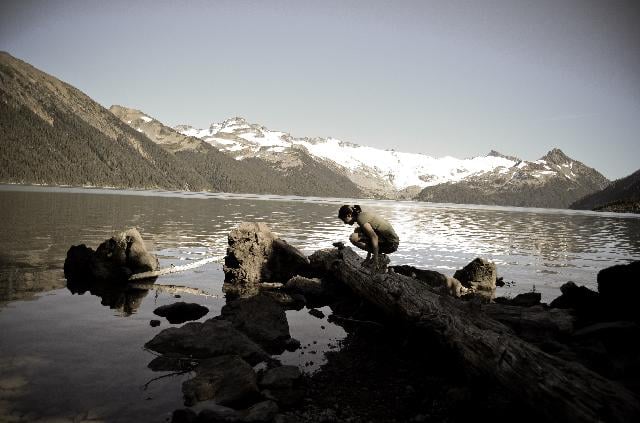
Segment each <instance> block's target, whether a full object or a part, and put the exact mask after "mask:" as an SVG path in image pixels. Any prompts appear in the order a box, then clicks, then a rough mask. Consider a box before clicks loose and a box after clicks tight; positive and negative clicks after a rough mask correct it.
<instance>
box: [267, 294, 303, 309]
mask: <svg viewBox="0 0 640 423" xmlns="http://www.w3.org/2000/svg"><path fill="white" fill-rule="evenodd" d="M262 295H266V296H268V297H271V298H272V299H273V300H274V301H275V302H277V303H278V304H280V306H281V307H282V308H284V309H285V310H302V308H303V307H304V306H305V304H307V300H306V298H305V297H304V295H301V294H294V293H291V294H288V293H286V292H282V291H265V292H263V293H262Z"/></svg>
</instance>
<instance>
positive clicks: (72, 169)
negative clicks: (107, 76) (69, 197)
mask: <svg viewBox="0 0 640 423" xmlns="http://www.w3.org/2000/svg"><path fill="white" fill-rule="evenodd" d="M0 143H1V144H2V149H1V150H0V181H2V182H10V183H28V184H49V185H90V186H111V187H123V188H124V187H133V188H167V189H191V190H193V189H195V190H202V189H205V188H206V187H207V183H206V181H205V180H204V178H203V177H202V176H201V175H199V174H198V173H197V172H195V171H193V170H192V169H191V168H189V167H188V166H185V165H184V163H182V162H179V161H178V160H176V159H175V157H174V156H173V155H172V154H171V153H169V152H168V151H166V150H165V149H163V148H161V147H160V146H158V145H157V144H156V143H154V142H152V141H151V140H149V139H148V138H147V137H145V136H144V135H142V134H140V133H138V132H136V131H134V130H133V129H131V128H130V127H129V126H127V125H124V124H123V123H122V122H120V120H119V119H117V118H116V117H115V116H114V115H113V114H112V113H110V112H109V111H108V110H106V109H104V108H103V107H102V106H100V105H99V104H98V103H96V102H94V101H93V100H91V98H89V97H88V96H87V95H85V94H84V93H82V92H81V91H79V90H78V89H76V88H74V87H72V86H70V85H68V84H66V83H64V82H62V81H60V80H58V79H56V78H54V77H52V76H50V75H47V74H46V73H44V72H41V71H39V70H38V69H36V68H34V67H33V66H31V65H29V64H27V63H25V62H23V61H21V60H18V59H16V58H14V57H12V56H11V55H9V54H8V53H5V52H0Z"/></svg>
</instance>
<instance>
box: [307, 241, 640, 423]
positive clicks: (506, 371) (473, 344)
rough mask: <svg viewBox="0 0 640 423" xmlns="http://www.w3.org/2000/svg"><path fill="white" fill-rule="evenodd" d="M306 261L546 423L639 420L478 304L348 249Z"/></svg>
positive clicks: (578, 370)
mask: <svg viewBox="0 0 640 423" xmlns="http://www.w3.org/2000/svg"><path fill="white" fill-rule="evenodd" d="M310 259H311V264H312V266H314V267H315V268H317V269H321V270H323V271H327V272H330V273H331V274H332V275H333V276H334V277H335V278H336V279H338V280H340V281H342V282H343V283H345V284H346V285H347V286H349V287H350V288H351V289H352V290H353V291H354V293H355V294H356V295H359V296H360V297H362V298H364V299H365V300H367V301H368V302H370V303H371V304H373V305H374V306H376V307H377V308H379V309H380V310H381V311H383V312H384V313H385V314H387V315H388V316H391V317H394V318H398V319H401V320H404V321H405V322H408V323H410V324H412V325H414V326H416V327H419V328H423V329H426V330H428V331H430V332H431V333H435V334H436V335H438V337H439V338H440V339H441V340H442V342H443V343H444V344H445V345H447V346H448V347H450V348H451V350H452V351H454V352H456V353H457V354H459V358H460V359H461V362H462V364H463V365H464V366H465V369H467V371H468V372H469V373H470V374H471V375H473V376H475V377H487V378H491V379H493V380H495V381H497V382H498V383H499V384H500V385H501V386H503V387H504V388H505V392H507V393H508V394H509V395H513V396H514V398H518V399H519V400H524V401H525V402H526V403H528V404H530V405H531V406H532V407H534V408H535V409H536V410H538V411H540V412H541V413H542V414H544V415H545V416H546V417H547V419H548V420H549V421H559V422H630V421H639V420H637V419H638V417H640V405H639V403H638V399H637V398H636V397H635V396H634V395H633V394H632V393H631V392H630V391H628V390H627V389H625V388H624V387H622V386H621V385H619V384H617V383H615V382H613V381H610V380H608V379H606V378H604V377H602V376H600V375H598V374H597V373H595V372H593V371H591V370H588V369H587V368H585V367H584V366H582V365H580V364H576V363H573V362H568V361H565V360H562V359H560V358H558V357H555V356H552V355H550V354H547V353H545V352H543V351H542V350H540V349H539V348H537V347H536V346H534V345H532V344H530V343H528V342H526V341H523V340H522V339H520V338H518V337H517V336H516V335H515V334H514V333H513V332H512V330H511V329H509V328H508V327H507V326H505V325H503V324H502V323H500V322H498V321H497V320H495V319H493V318H491V317H489V316H488V315H487V314H486V313H484V312H482V307H477V306H474V307H470V306H468V305H465V303H463V302H461V301H460V300H457V299H455V298H452V297H450V296H447V295H440V294H439V293H437V292H436V291H434V289H433V288H432V287H429V286H428V285H427V284H426V283H421V282H420V281H419V280H416V279H412V278H410V277H407V276H403V275H400V274H397V273H383V274H373V273H371V271H370V270H369V269H368V268H363V267H362V266H361V263H362V259H361V258H360V257H359V256H358V255H357V254H356V253H355V252H354V251H353V250H351V249H350V248H343V249H341V250H338V249H330V250H321V251H317V252H316V253H314V254H313V255H312V256H311V257H310Z"/></svg>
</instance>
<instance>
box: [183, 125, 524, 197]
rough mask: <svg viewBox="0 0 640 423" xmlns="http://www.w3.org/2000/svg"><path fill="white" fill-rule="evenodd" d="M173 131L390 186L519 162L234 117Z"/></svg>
mask: <svg viewBox="0 0 640 423" xmlns="http://www.w3.org/2000/svg"><path fill="white" fill-rule="evenodd" d="M175 129H176V130H177V131H178V132H180V133H182V134H184V135H187V136H193V137H197V138H200V139H202V140H203V141H205V142H208V143H210V144H212V145H213V146H215V147H216V148H218V149H220V150H221V151H224V152H227V153H229V154H232V155H233V156H234V157H235V158H236V159H238V160H241V159H243V158H246V157H263V156H271V157H270V160H273V157H272V156H273V155H274V154H278V155H285V154H287V153H288V152H291V151H293V150H296V149H300V148H304V149H305V150H306V151H307V152H308V153H309V154H310V155H311V156H312V157H315V158H316V159H318V160H322V161H329V162H331V163H332V164H333V165H334V166H337V167H339V168H342V169H343V170H344V172H345V173H346V174H347V175H350V176H353V179H356V178H363V177H366V178H378V179H380V180H381V181H382V182H384V183H387V184H389V185H390V187H392V188H393V189H395V190H403V189H406V188H408V187H419V188H424V187H427V186H432V185H438V184H441V183H446V182H456V181H460V180H463V179H465V178H467V177H469V176H473V175H478V174H483V173H487V172H492V171H494V170H496V169H500V170H499V171H500V172H504V173H506V172H508V169H509V168H511V167H512V166H514V165H516V164H518V162H519V161H518V160H517V159H515V158H511V157H508V156H502V155H500V154H499V153H496V152H491V153H490V155H488V156H480V157H474V158H471V159H457V158H454V157H442V158H434V157H431V156H427V155H424V154H417V153H401V152H396V151H393V150H382V149H377V148H373V147H367V146H363V145H358V144H353V143H348V142H344V141H342V140H339V139H336V138H294V137H292V136H291V135H290V134H288V133H286V132H281V131H270V130H268V129H266V128H265V127H263V126H260V125H256V124H249V123H248V122H247V121H246V120H245V119H243V118H240V117H234V118H231V119H227V120H225V121H224V122H222V123H216V124H212V125H211V126H210V127H209V128H207V129H196V128H193V127H191V126H188V125H180V126H177V127H175ZM263 158H265V159H269V158H268V157H263Z"/></svg>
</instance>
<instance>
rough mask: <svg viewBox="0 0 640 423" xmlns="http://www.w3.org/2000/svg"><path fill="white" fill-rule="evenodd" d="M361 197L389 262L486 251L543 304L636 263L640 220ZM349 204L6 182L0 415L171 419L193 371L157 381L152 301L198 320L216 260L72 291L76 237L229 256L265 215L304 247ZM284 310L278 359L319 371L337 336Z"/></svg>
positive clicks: (211, 288) (218, 271)
mask: <svg viewBox="0 0 640 423" xmlns="http://www.w3.org/2000/svg"><path fill="white" fill-rule="evenodd" d="M358 202H359V203H360V204H361V205H362V206H363V208H364V209H369V210H374V211H376V212H378V213H379V214H381V215H383V216H384V217H386V218H387V219H388V220H389V221H391V222H392V224H393V225H394V227H395V228H396V230H397V232H398V234H399V236H400V239H401V244H400V248H399V250H398V252H397V253H395V254H393V255H392V256H391V258H392V264H411V265H414V266H418V267H422V268H428V269H434V270H438V271H440V272H442V273H445V274H447V275H453V273H454V272H455V270H456V269H459V268H461V267H463V266H464V265H465V264H467V263H468V262H469V261H471V260H473V259H474V258H475V257H484V258H487V259H489V260H492V261H494V262H495V263H496V264H497V266H498V273H499V275H500V276H502V277H504V280H505V281H506V282H513V284H511V283H510V284H508V286H506V287H504V288H499V290H498V293H497V294H498V295H507V296H515V295H517V294H519V293H522V292H528V291H531V290H534V289H535V290H536V291H539V292H541V293H542V295H543V301H545V302H549V301H551V300H552V299H553V298H555V297H557V296H558V295H559V294H560V292H559V288H560V286H561V285H562V284H563V283H565V282H567V281H569V280H572V281H575V282H576V283H578V284H581V285H586V286H589V287H590V288H592V289H596V275H597V272H598V271H599V270H601V269H603V268H605V267H609V266H611V265H614V264H619V263H628V262H630V261H632V260H638V259H640V215H620V214H608V213H607V214H604V213H593V212H578V211H568V210H546V209H524V208H508V207H485V206H460V205H447V204H430V203H416V202H392V201H368V200H359V201H358ZM344 203H350V204H353V203H354V200H349V199H322V198H300V197H279V196H257V195H231V194H209V193H184V192H175V193H174V192H150V191H114V190H94V189H72V188H69V189H64V188H39V187H20V186H0V234H2V235H1V236H0V333H1V334H2V335H1V338H0V339H1V342H0V356H1V357H2V360H1V361H0V421H38V420H56V421H58V420H62V421H64V420H68V421H81V420H83V419H84V420H89V421H135V420H137V421H154V422H162V421H166V420H167V419H168V418H169V417H170V414H171V412H172V411H173V410H174V409H176V408H180V407H181V406H182V393H181V384H182V382H183V381H184V380H186V379H188V378H189V377H190V376H189V375H182V376H172V377H165V378H161V379H158V380H155V381H152V380H153V379H154V378H157V377H158V376H162V375H164V374H165V373H158V372H152V371H151V370H149V369H148V368H147V364H148V363H149V362H150V361H151V360H152V359H153V358H154V355H153V354H152V353H150V352H148V351H145V350H144V349H143V345H144V343H145V342H147V341H149V340H150V339H151V338H152V337H153V336H155V335H156V334H157V333H158V332H159V331H160V330H162V329H164V328H167V327H170V326H172V325H170V324H169V323H167V322H166V320H164V319H161V320H162V324H161V325H160V326H159V327H156V328H153V327H151V326H150V325H149V321H150V320H151V319H157V318H158V317H157V316H155V315H154V314H153V310H154V309H155V308H156V307H158V306H160V305H164V304H170V303H172V302H175V301H178V300H176V299H175V298H174V294H176V293H179V294H180V295H181V296H182V298H181V299H180V300H179V301H187V302H197V303H200V304H203V305H205V306H207V307H208V308H209V309H210V313H209V314H207V315H206V316H205V317H203V318H202V319H201V320H202V321H203V320H206V319H208V318H211V317H214V316H217V315H218V314H219V312H220V308H221V307H222V306H223V305H224V298H223V297H222V292H221V288H222V281H223V279H224V275H223V272H222V265H221V264H217V263H210V264H207V265H205V266H203V267H199V268H197V269H195V270H191V271H187V272H183V273H178V274H173V275H168V276H165V277H161V278H159V279H158V280H157V282H156V284H157V285H171V286H173V287H174V289H173V290H164V289H160V288H158V289H154V290H149V291H141V292H139V293H137V294H136V295H126V296H125V295H121V296H106V295H105V296H103V297H99V296H93V295H91V294H89V293H86V294H84V295H77V294H75V295H74V294H72V293H71V292H70V291H69V290H68V289H67V288H66V281H65V279H64V275H63V264H64V259H65V256H66V252H67V250H68V249H69V247H70V246H71V245H77V244H81V243H84V244H87V245H88V246H90V247H92V248H95V247H97V246H98V245H99V244H100V243H101V242H102V241H104V240H105V239H107V238H109V237H110V236H111V235H112V234H113V233H115V232H118V231H120V230H123V229H125V228H127V227H131V226H136V227H138V229H139V230H140V232H141V233H142V236H143V238H144V239H145V241H146V242H147V245H148V248H149V249H150V250H151V251H153V252H154V253H156V254H157V255H158V256H159V258H160V265H161V267H166V266H169V265H171V264H175V265H180V264H185V263H188V262H189V261H192V260H199V259H202V258H205V257H208V256H219V255H224V253H225V250H226V245H227V235H228V234H229V232H230V231H231V229H233V228H235V227H236V226H237V225H238V224H239V223H240V222H242V221H260V222H265V223H266V224H267V225H269V227H271V229H272V230H273V231H274V232H277V233H279V234H280V236H281V237H282V238H284V239H286V240H287V241H289V242H290V243H291V244H293V245H295V246H297V247H299V248H300V249H302V250H303V251H304V252H305V253H307V254H310V253H312V252H313V251H315V250H317V249H320V248H325V247H330V246H331V243H332V242H334V241H339V240H343V241H346V240H347V239H348V236H349V234H350V232H351V231H352V230H353V227H349V226H345V225H343V224H342V223H341V222H340V221H339V220H338V219H337V218H336V214H337V210H338V208H339V206H340V205H341V204H344ZM175 287H177V288H175ZM322 311H323V312H324V313H325V315H329V314H330V313H331V310H330V309H329V308H328V307H325V308H323V309H322ZM287 317H288V319H289V325H290V328H291V336H292V337H294V338H296V339H298V340H300V341H301V343H302V345H303V348H302V349H300V350H298V351H296V352H287V353H285V354H283V355H282V356H280V357H279V358H280V359H281V360H282V361H283V362H285V363H287V364H296V365H299V366H300V367H301V368H302V369H303V370H305V371H308V372H313V371H315V370H317V369H318V368H319V366H321V365H322V363H323V361H324V358H323V352H324V351H326V350H328V349H335V348H339V347H340V341H341V339H343V338H344V337H345V332H344V331H343V330H342V328H340V327H339V326H336V325H333V324H331V323H329V322H328V321H327V318H326V317H325V318H324V319H318V318H316V317H313V316H311V315H309V313H308V310H307V309H303V310H301V311H288V312H287ZM149 382H151V383H149Z"/></svg>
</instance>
